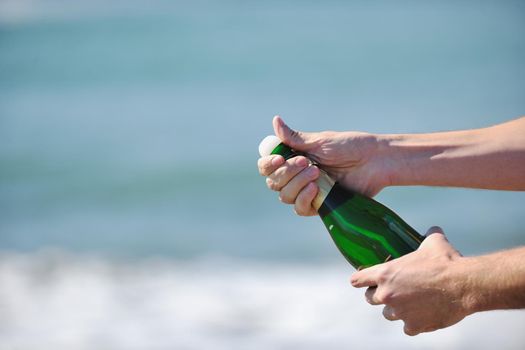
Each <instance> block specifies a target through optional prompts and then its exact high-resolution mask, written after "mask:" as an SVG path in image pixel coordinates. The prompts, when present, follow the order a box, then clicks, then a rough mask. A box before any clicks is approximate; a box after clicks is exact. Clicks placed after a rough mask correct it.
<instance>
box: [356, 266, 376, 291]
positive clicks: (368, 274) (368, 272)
mask: <svg viewBox="0 0 525 350" xmlns="http://www.w3.org/2000/svg"><path fill="white" fill-rule="evenodd" d="M379 266H381V265H374V266H372V267H368V268H365V269H363V270H359V271H357V272H354V274H353V275H352V277H351V278H350V283H351V284H352V286H354V287H356V288H362V287H375V286H377V285H378V276H379Z"/></svg>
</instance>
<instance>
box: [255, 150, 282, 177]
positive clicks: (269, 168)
mask: <svg viewBox="0 0 525 350" xmlns="http://www.w3.org/2000/svg"><path fill="white" fill-rule="evenodd" d="M283 164H284V158H283V156H281V155H278V154H276V155H271V156H267V157H261V158H259V160H258V161H257V167H258V168H259V174H261V175H262V176H268V175H270V174H271V173H273V172H274V171H275V170H277V169H278V168H279V167H280V166H281V165H283Z"/></svg>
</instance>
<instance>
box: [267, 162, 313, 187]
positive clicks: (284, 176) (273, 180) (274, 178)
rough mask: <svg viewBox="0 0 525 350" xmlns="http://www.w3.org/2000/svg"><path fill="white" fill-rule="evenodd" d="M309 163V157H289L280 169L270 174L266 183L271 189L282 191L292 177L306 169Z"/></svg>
mask: <svg viewBox="0 0 525 350" xmlns="http://www.w3.org/2000/svg"><path fill="white" fill-rule="evenodd" d="M308 165H309V161H308V159H307V158H305V157H303V156H297V157H294V158H291V159H288V160H287V161H286V162H284V163H283V164H282V165H281V166H280V167H279V168H278V169H276V170H275V171H274V172H273V173H271V174H270V175H268V179H267V181H266V183H267V184H268V187H269V188H270V189H272V190H274V191H280V190H281V189H282V188H283V187H284V186H286V185H287V184H288V182H290V180H291V179H293V178H294V177H295V176H297V175H298V174H299V173H300V172H301V171H303V170H304V169H306V167H307V166H308Z"/></svg>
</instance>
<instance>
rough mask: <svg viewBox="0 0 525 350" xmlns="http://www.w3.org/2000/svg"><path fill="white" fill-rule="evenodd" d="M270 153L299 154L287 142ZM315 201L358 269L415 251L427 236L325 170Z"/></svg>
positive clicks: (346, 253)
mask: <svg viewBox="0 0 525 350" xmlns="http://www.w3.org/2000/svg"><path fill="white" fill-rule="evenodd" d="M271 154H280V155H282V156H283V157H284V158H285V159H289V158H292V157H295V156H297V155H299V153H297V152H295V151H294V150H293V149H291V148H290V147H288V146H287V145H285V144H282V143H281V144H279V145H278V146H277V147H275V148H274V149H273V151H272V152H271ZM316 182H317V185H318V186H319V193H318V195H317V197H316V198H315V199H314V201H313V206H314V207H315V208H316V209H317V211H318V213H319V216H320V217H321V219H322V220H323V223H324V225H325V226H326V228H327V230H328V232H329V233H330V235H331V237H332V240H333V241H334V243H335V245H336V246H337V248H338V249H339V251H340V252H341V254H342V255H343V256H344V257H345V258H346V260H347V261H348V262H349V263H350V264H351V265H352V266H354V267H355V268H356V269H362V268H365V267H369V266H373V265H376V264H380V263H383V262H386V261H389V260H391V259H395V258H398V257H400V256H402V255H405V254H408V253H410V252H413V251H414V250H416V249H417V248H418V247H419V245H420V244H421V242H422V241H423V239H424V237H423V236H421V235H420V234H419V233H417V231H416V230H414V229H413V228H412V227H410V226H409V225H408V224H407V223H406V222H405V221H403V219H401V218H400V217H399V216H398V215H397V214H396V213H394V212H393V211H392V210H390V209H389V208H387V207H386V206H384V205H383V204H381V203H379V202H377V201H375V200H373V199H371V198H368V197H366V196H363V195H361V194H359V193H356V192H353V191H350V190H348V189H346V188H344V187H343V186H341V185H340V184H338V183H335V182H334V181H333V180H332V179H331V178H330V177H329V176H328V175H327V174H326V173H325V172H324V171H322V170H321V175H320V177H319V179H318V180H317V181H316Z"/></svg>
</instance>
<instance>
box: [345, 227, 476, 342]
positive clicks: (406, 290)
mask: <svg viewBox="0 0 525 350" xmlns="http://www.w3.org/2000/svg"><path fill="white" fill-rule="evenodd" d="M462 259H465V258H462V257H461V255H460V253H459V252H458V251H457V250H455V249H454V247H452V245H450V243H449V242H448V241H447V239H446V237H445V235H444V233H443V231H442V230H441V229H440V228H439V227H433V228H431V229H430V230H429V231H428V233H427V238H426V239H425V240H424V241H423V243H422V244H421V246H420V247H419V249H418V250H417V251H415V252H413V253H410V254H407V255H405V256H402V257H400V258H398V259H395V260H392V261H390V262H388V263H384V264H380V265H375V266H372V267H369V268H366V269H364V270H361V271H358V272H356V273H354V274H353V275H352V278H351V283H352V285H353V286H354V287H358V288H360V287H368V289H367V291H366V293H365V297H366V300H367V302H368V303H370V304H372V305H380V304H384V305H385V307H384V308H383V316H384V317H385V318H386V319H387V320H390V321H394V320H402V321H403V322H404V323H405V327H404V331H405V333H406V334H408V335H416V334H419V333H422V332H431V331H434V330H437V329H440V328H445V327H448V326H451V325H453V324H455V323H457V322H459V321H461V320H462V319H463V318H465V317H466V316H467V315H469V314H470V313H472V311H471V310H470V306H469V300H468V298H467V297H466V293H464V284H465V282H466V279H467V278H466V277H467V276H463V275H461V274H458V273H457V271H461V269H460V267H461V260H462Z"/></svg>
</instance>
